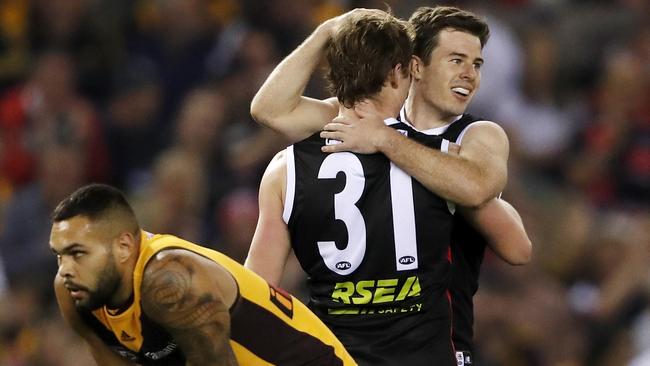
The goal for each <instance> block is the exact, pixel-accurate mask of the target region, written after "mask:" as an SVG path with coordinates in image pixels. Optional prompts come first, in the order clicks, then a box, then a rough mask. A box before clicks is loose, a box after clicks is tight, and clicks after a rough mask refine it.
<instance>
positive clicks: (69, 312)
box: [54, 276, 136, 366]
mask: <svg viewBox="0 0 650 366" xmlns="http://www.w3.org/2000/svg"><path fill="white" fill-rule="evenodd" d="M54 293H55V294H56V301H57V302H58V304H59V310H60V311H61V315H62V316H63V319H64V320H65V321H66V323H68V325H70V327H71V328H72V329H73V330H74V331H75V332H76V333H77V334H79V335H80V336H81V338H83V340H84V341H85V342H86V344H87V345H88V348H89V349H90V353H91V354H92V356H93V358H94V359H95V362H97V365H98V366H136V364H134V363H132V362H129V361H128V360H126V359H125V358H122V357H120V355H118V354H117V353H115V352H114V351H113V350H111V349H110V348H109V347H108V346H107V345H106V344H104V342H102V340H101V339H100V338H99V337H98V336H97V335H95V333H93V332H92V331H91V330H90V329H89V328H88V327H87V326H86V325H85V324H84V323H83V321H82V320H81V318H80V317H79V314H78V313H77V310H76V309H75V307H74V304H73V302H72V298H71V297H70V294H69V293H68V291H67V290H66V289H65V287H63V281H62V280H61V277H59V276H56V278H55V279H54Z"/></svg>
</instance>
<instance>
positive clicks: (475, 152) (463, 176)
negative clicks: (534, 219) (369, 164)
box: [249, 6, 531, 365]
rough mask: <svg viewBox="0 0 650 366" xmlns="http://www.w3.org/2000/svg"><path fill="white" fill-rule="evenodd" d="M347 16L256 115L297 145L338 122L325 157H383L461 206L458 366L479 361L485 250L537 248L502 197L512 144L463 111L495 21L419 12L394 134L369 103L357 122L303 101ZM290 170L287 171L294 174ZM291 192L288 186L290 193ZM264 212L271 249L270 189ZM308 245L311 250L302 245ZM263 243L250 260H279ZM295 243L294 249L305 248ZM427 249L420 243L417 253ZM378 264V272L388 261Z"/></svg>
mask: <svg viewBox="0 0 650 366" xmlns="http://www.w3.org/2000/svg"><path fill="white" fill-rule="evenodd" d="M340 19H341V18H340V17H339V18H335V19H333V20H330V21H328V22H325V23H324V24H323V25H321V26H320V27H319V28H318V29H317V30H316V31H315V32H314V33H313V34H312V35H311V36H310V37H309V38H308V39H307V40H306V41H305V42H304V43H303V44H302V45H301V46H300V47H299V48H298V49H296V50H295V51H294V52H293V53H292V54H291V55H289V56H288V57H287V58H285V59H284V60H283V61H282V63H280V64H279V65H278V66H277V67H276V69H275V70H274V72H273V73H272V74H271V75H270V77H269V78H268V79H267V81H266V82H265V84H264V85H263V86H262V88H261V89H260V91H259V92H258V94H257V95H256V96H255V98H254V99H253V103H252V104H251V114H252V115H253V116H254V117H255V119H256V120H257V121H258V122H260V123H262V124H264V125H266V126H268V127H270V128H272V129H274V130H276V131H278V132H280V133H282V134H283V135H285V136H286V137H288V138H289V139H291V140H292V141H297V140H300V139H302V138H305V137H306V136H309V135H311V134H313V133H315V132H317V131H319V130H320V129H321V128H323V126H324V124H325V123H327V122H328V121H330V120H331V119H333V118H334V117H336V118H335V119H334V121H333V122H332V123H328V124H327V125H325V127H324V128H325V131H324V132H322V133H321V134H320V136H322V137H324V138H327V139H330V140H331V141H337V143H336V144H328V145H326V146H324V147H323V148H322V150H323V151H324V152H343V151H352V152H357V153H369V154H372V153H382V154H384V155H385V156H386V157H388V158H389V159H390V160H391V162H392V164H391V169H392V168H393V164H394V166H396V167H399V168H401V169H402V170H403V172H406V173H407V174H409V175H410V176H412V177H413V178H414V180H413V184H416V183H417V184H421V185H422V186H424V187H426V188H427V189H428V190H429V191H431V192H433V193H435V194H437V195H439V196H440V197H442V198H444V199H446V200H447V202H448V204H449V207H450V210H451V211H452V212H455V209H456V208H458V209H459V211H460V212H461V213H462V215H457V214H456V215H454V216H453V220H454V222H453V231H452V237H451V248H452V253H451V254H452V255H450V260H451V261H452V262H453V272H452V275H453V281H452V282H451V283H450V287H449V288H450V298H451V299H452V302H453V306H454V313H455V315H454V322H453V334H452V337H453V339H454V343H455V345H456V347H457V348H456V350H457V353H456V357H457V360H458V364H461V365H462V364H471V360H472V358H471V354H470V352H471V336H472V307H471V304H472V296H473V295H474V293H475V292H476V289H477V286H478V271H479V267H480V263H481V261H482V258H483V253H484V249H485V243H488V244H489V245H490V247H491V248H492V249H493V250H494V251H495V252H496V253H497V254H498V255H499V256H500V257H502V258H503V259H504V260H505V261H507V262H508V263H510V264H513V265H517V264H524V263H527V262H528V261H529V260H530V255H531V243H530V240H529V239H528V236H527V234H526V232H525V230H524V227H523V224H522V222H521V218H520V217H519V215H518V213H517V212H516V210H514V208H513V207H512V206H511V205H509V204H508V203H507V202H505V201H503V200H500V199H496V198H494V197H495V196H496V195H497V194H498V193H499V192H500V191H501V190H502V189H503V187H504V185H505V182H506V179H507V156H508V140H507V137H506V135H505V133H504V131H503V129H502V128H501V127H499V126H498V125H496V124H495V123H493V122H489V121H482V120H481V119H479V118H476V117H474V116H471V115H469V114H464V111H465V109H466V107H467V105H468V104H469V102H470V100H471V99H472V96H473V94H474V93H475V91H476V90H477V89H478V87H479V85H480V67H481V65H482V63H483V58H482V54H481V53H482V52H481V51H482V48H483V46H484V45H485V43H486V42H487V39H488V37H489V30H488V27H487V24H486V23H485V22H484V21H483V20H482V19H480V18H478V17H477V16H476V15H474V14H472V13H470V12H467V11H463V10H461V9H458V8H454V7H446V6H438V7H433V8H431V7H423V8H419V9H418V10H416V11H415V12H414V14H413V16H412V17H411V19H410V23H411V24H412V25H413V27H414V29H415V41H414V55H413V59H412V61H411V64H410V70H411V75H412V78H413V82H412V84H411V87H410V91H409V94H408V98H407V100H406V102H405V104H404V106H403V107H402V110H401V112H400V113H399V117H398V119H399V121H400V126H401V128H397V129H396V128H390V127H391V126H387V125H386V123H385V121H384V119H385V118H386V116H385V115H379V114H378V113H376V111H369V110H368V109H369V108H367V107H365V106H364V105H363V104H357V105H355V108H354V109H355V112H356V115H355V114H354V113H348V114H346V115H345V116H341V115H339V116H338V117H337V116H336V115H337V111H338V108H339V102H340V101H337V100H336V99H335V98H331V99H328V100H324V101H320V100H315V99H311V98H307V97H302V96H301V94H302V91H303V90H304V87H305V86H306V84H307V82H308V80H309V78H310V76H311V74H312V73H313V72H314V71H315V69H316V66H317V65H318V63H319V60H320V58H321V56H322V54H323V53H324V51H323V50H324V49H325V47H326V45H327V44H328V39H329V37H331V34H332V33H333V31H332V29H337V27H338V23H339V22H340ZM359 116H361V118H359ZM405 126H406V127H405ZM409 129H410V130H409ZM412 131H415V132H412ZM422 134H424V135H428V136H438V137H442V138H444V139H445V140H443V142H442V148H435V146H434V148H431V146H426V145H425V144H422V143H421V141H419V139H417V138H413V137H414V136H421V135H422ZM450 141H451V142H457V143H461V142H462V147H461V149H460V153H459V154H446V153H445V150H446V146H447V144H448V142H450ZM289 168H290V169H289V170H288V171H287V172H288V173H287V174H289V172H290V171H291V169H294V168H293V167H289ZM288 182H290V180H289V181H288ZM287 184H288V183H287ZM391 187H392V186H391ZM407 190H408V189H407ZM289 193H290V191H289V189H288V188H287V192H286V194H287V195H289ZM291 193H292V194H295V193H293V192H291ZM283 194H284V192H283ZM282 197H284V196H282ZM393 201H395V200H393ZM399 202H404V200H401V201H399ZM416 202H418V201H417V200H416ZM289 203H290V204H293V205H296V203H292V202H289ZM456 204H458V205H459V206H458V207H456ZM260 205H261V215H260V221H259V223H258V230H259V231H260V233H259V235H258V234H256V237H258V236H259V240H258V241H257V242H259V243H261V244H260V246H263V245H264V243H265V242H268V241H266V240H264V239H265V238H266V236H267V235H273V234H272V231H270V230H268V229H265V227H267V226H272V224H271V223H270V222H272V221H270V218H269V217H270V215H272V213H271V214H268V215H267V214H265V213H264V211H265V208H264V206H265V205H269V206H270V207H272V206H271V205H270V204H268V203H267V202H266V199H265V198H264V197H263V192H260ZM356 206H358V204H357V205H356ZM285 209H286V206H285ZM400 212H401V213H404V212H409V210H407V211H400ZM416 213H417V209H416ZM416 216H419V215H416ZM285 219H286V217H285ZM445 220H446V219H445ZM445 220H442V221H439V220H436V221H432V222H431V225H436V227H438V225H446V224H445V222H446V221H445ZM389 222H390V221H389ZM468 223H471V225H467V224H468ZM403 224H404V221H402V223H401V224H400V225H399V227H398V226H397V225H396V226H395V230H399V231H400V232H403V231H404V230H405V229H404V228H405V227H408V225H403ZM386 225H387V224H386ZM394 225H395V224H394ZM461 228H462V229H461ZM477 229H478V231H479V232H476V231H475V230H477ZM269 232H271V234H268V233H269ZM466 234H467V235H466ZM470 234H471V235H470ZM474 234H476V235H477V236H474ZM400 236H401V235H400ZM396 237H397V236H396ZM477 238H480V239H481V240H478V239H477ZM292 239H293V237H292ZM436 240H443V239H442V238H437V239H436ZM417 242H418V243H423V244H425V243H426V245H432V243H436V241H435V240H434V241H431V242H427V241H425V239H424V238H423V237H421V236H420V235H419V232H418V235H417ZM307 244H310V243H305V244H303V243H300V245H307ZM255 245H256V240H254V243H253V247H252V248H251V253H250V254H249V256H259V257H260V258H262V257H264V256H266V257H267V258H268V257H273V256H274V254H273V253H272V251H271V250H268V249H264V248H263V247H262V248H259V249H258V248H256V247H255ZM293 245H294V250H296V246H297V245H296V244H293ZM311 245H313V244H311ZM338 245H339V243H338V242H337V246H338ZM341 246H343V245H341ZM423 246H424V245H418V251H419V250H420V248H421V247H423ZM264 253H266V254H264ZM387 253H388V254H390V253H391V252H387ZM388 254H386V255H388ZM281 255H282V253H281V254H279V256H281ZM249 259H250V261H249V263H250V264H251V267H252V268H255V269H256V270H258V271H260V272H261V273H264V269H263V267H265V264H264V263H266V265H268V263H270V262H260V263H258V264H256V263H254V262H255V261H254V257H253V259H251V258H250V257H249ZM375 265H376V266H378V267H380V266H381V262H378V263H376V264H375ZM260 267H261V268H260ZM273 280H274V277H270V281H271V282H273ZM455 320H459V321H455ZM342 340H343V342H344V343H345V340H344V339H342ZM360 362H361V361H360Z"/></svg>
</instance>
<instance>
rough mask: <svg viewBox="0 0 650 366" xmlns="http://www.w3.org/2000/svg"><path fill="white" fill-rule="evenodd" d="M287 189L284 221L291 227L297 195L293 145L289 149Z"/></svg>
mask: <svg viewBox="0 0 650 366" xmlns="http://www.w3.org/2000/svg"><path fill="white" fill-rule="evenodd" d="M286 151H287V154H286V158H287V189H286V193H285V195H284V211H283V212H282V219H283V220H284V222H285V223H286V224H287V225H289V219H290V218H291V212H293V199H294V196H295V195H296V162H295V157H294V155H293V145H291V146H289V147H287V150H286Z"/></svg>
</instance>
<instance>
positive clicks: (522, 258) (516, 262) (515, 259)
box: [507, 240, 533, 266]
mask: <svg viewBox="0 0 650 366" xmlns="http://www.w3.org/2000/svg"><path fill="white" fill-rule="evenodd" d="M532 258H533V245H532V243H531V242H530V240H527V241H526V242H524V243H521V244H520V245H519V250H518V251H517V252H516V253H515V255H513V256H512V257H510V258H508V260H507V262H508V264H510V265H513V266H523V265H525V264H528V263H530V261H531V260H532Z"/></svg>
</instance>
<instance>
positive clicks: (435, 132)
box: [399, 105, 463, 136]
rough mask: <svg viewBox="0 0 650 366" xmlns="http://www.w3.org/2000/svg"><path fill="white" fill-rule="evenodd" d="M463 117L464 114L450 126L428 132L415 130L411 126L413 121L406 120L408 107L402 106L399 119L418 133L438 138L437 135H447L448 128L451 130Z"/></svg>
mask: <svg viewBox="0 0 650 366" xmlns="http://www.w3.org/2000/svg"><path fill="white" fill-rule="evenodd" d="M461 117H463V115H462V114H461V115H459V116H457V117H456V118H454V120H453V121H451V122H449V123H448V124H446V125H444V126H440V127H435V128H430V129H428V130H418V129H417V128H415V126H413V124H411V121H409V120H408V118H406V106H405V105H404V106H402V109H400V111H399V119H400V120H401V121H402V122H404V123H405V124H407V125H409V126H411V128H413V129H414V130H416V131H418V132H421V133H423V134H425V135H431V136H433V135H436V136H437V135H441V134H443V133H445V131H447V128H449V126H451V124H452V123H454V122H456V121H458V120H459V119H460V118H461Z"/></svg>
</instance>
